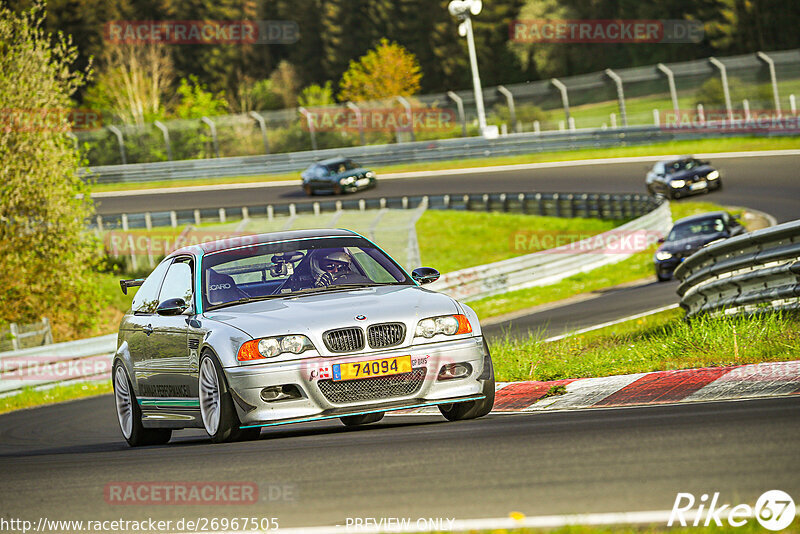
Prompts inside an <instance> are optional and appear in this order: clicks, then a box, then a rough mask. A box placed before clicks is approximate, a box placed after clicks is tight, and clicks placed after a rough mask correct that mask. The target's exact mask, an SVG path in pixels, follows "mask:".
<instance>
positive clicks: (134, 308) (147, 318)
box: [120, 261, 170, 391]
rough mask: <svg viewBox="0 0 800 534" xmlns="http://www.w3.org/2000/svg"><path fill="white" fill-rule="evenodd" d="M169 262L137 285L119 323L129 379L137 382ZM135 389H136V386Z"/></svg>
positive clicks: (144, 360) (142, 370)
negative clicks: (125, 345)
mask: <svg viewBox="0 0 800 534" xmlns="http://www.w3.org/2000/svg"><path fill="white" fill-rule="evenodd" d="M169 264H170V262H169V261H165V262H162V263H161V264H159V265H158V267H156V268H155V269H154V270H153V272H152V273H150V276H148V277H147V279H146V280H145V281H144V283H143V284H142V285H141V287H139V290H138V291H137V292H136V295H134V297H133V302H132V303H131V311H130V313H129V314H128V315H126V316H125V318H124V319H123V321H122V324H121V325H120V337H121V343H125V342H127V343H128V352H129V354H130V355H131V361H132V364H133V376H132V377H131V381H132V382H133V383H134V384H138V383H139V376H140V374H141V373H143V372H144V373H146V367H147V340H148V339H149V337H150V334H151V333H152V327H153V315H154V314H155V311H156V307H157V306H158V292H159V290H160V289H161V283H162V282H163V280H164V275H165V274H166V272H167V268H168V267H169ZM137 391H140V390H138V388H137Z"/></svg>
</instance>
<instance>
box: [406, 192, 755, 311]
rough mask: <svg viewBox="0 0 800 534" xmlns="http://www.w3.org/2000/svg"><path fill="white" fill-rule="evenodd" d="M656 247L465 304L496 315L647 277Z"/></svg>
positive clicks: (687, 205)
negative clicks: (558, 279) (552, 280)
mask: <svg viewBox="0 0 800 534" xmlns="http://www.w3.org/2000/svg"><path fill="white" fill-rule="evenodd" d="M670 207H671V210H672V218H673V220H677V219H681V218H683V217H688V216H690V215H694V214H697V213H704V212H708V211H715V210H719V209H727V210H728V211H729V212H731V213H733V214H736V215H739V214H741V213H742V211H743V210H742V209H741V208H723V207H722V206H719V205H717V204H714V203H711V202H694V201H680V202H671V203H670ZM420 243H421V241H420ZM656 248H657V246H655V245H654V246H652V247H650V248H649V249H647V250H646V251H644V252H640V253H637V254H634V255H633V256H631V257H630V258H627V259H625V260H622V261H620V262H618V263H615V264H612V265H606V266H604V267H599V268H597V269H594V270H593V271H589V272H587V273H581V274H577V275H575V276H571V277H569V278H565V279H564V280H562V281H561V282H557V283H555V284H550V285H547V286H540V287H530V288H527V289H520V290H517V291H510V292H508V293H503V294H501V295H495V296H492V297H486V298H483V299H480V300H475V301H472V302H470V303H469V305H470V307H471V308H472V309H474V310H475V312H476V313H477V314H478V317H480V318H481V319H488V318H489V317H496V316H499V315H504V314H507V313H511V312H514V311H518V310H523V309H525V308H530V307H533V306H538V305H540V304H546V303H548V302H554V301H557V300H562V299H565V298H569V297H572V296H575V295H579V294H581V293H589V292H591V291H596V290H598V289H603V288H607V287H612V286H616V285H619V284H625V283H628V282H634V281H636V280H641V279H643V278H647V277H653V278H655V275H654V274H653V273H654V271H653V254H654V253H655V249H656ZM422 257H423V258H425V255H424V254H422Z"/></svg>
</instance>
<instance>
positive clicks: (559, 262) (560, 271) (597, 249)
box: [427, 202, 672, 301]
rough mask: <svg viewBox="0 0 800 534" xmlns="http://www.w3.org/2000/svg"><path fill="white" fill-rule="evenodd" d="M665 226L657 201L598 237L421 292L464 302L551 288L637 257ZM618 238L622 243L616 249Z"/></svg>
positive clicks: (666, 217)
mask: <svg viewBox="0 0 800 534" xmlns="http://www.w3.org/2000/svg"><path fill="white" fill-rule="evenodd" d="M671 226H672V216H671V213H670V207H669V202H663V203H662V204H661V205H660V206H658V207H656V208H655V209H653V210H652V211H650V212H649V213H647V214H646V215H643V216H641V217H639V218H637V219H634V220H633V221H630V222H628V223H626V224H624V225H622V226H620V227H618V228H615V229H614V230H610V231H608V232H605V233H603V234H599V235H596V236H592V237H589V238H587V239H584V240H581V241H578V242H576V243H571V244H569V245H565V246H563V247H559V248H556V249H550V250H544V251H541V252H534V253H533V254H528V255H525V256H520V257H517V258H511V259H508V260H503V261H499V262H496V263H490V264H487V265H480V266H478V267H473V268H470V269H463V270H460V271H455V272H452V273H447V274H444V275H442V277H441V278H440V279H439V280H438V281H436V282H434V283H433V284H430V285H429V286H427V287H429V288H430V289H432V290H433V291H440V292H442V293H446V294H448V295H450V296H452V297H455V298H457V299H459V300H464V301H470V300H476V299H480V298H484V297H489V296H492V295H497V294H500V293H506V292H508V291H514V290H517V289H524V288H528V287H533V286H540V285H545V284H553V283H556V282H559V281H561V280H563V279H565V278H567V277H570V276H574V275H576V274H578V273H581V272H586V271H590V270H592V269H596V268H598V267H602V266H604V265H610V264H612V263H617V262H619V261H622V260H624V259H625V258H628V257H630V256H632V255H633V254H635V253H637V252H642V251H644V250H645V249H646V248H647V247H648V246H650V245H652V244H653V243H655V242H656V241H657V239H658V237H663V236H664V235H665V234H666V233H667V232H668V231H669V229H670V227H671ZM624 239H627V240H628V244H625V245H623V244H622V240H624Z"/></svg>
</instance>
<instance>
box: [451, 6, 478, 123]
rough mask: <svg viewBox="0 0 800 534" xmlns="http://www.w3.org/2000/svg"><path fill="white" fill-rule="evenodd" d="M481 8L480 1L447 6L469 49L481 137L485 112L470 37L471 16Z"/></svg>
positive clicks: (476, 63) (473, 41) (471, 38)
mask: <svg viewBox="0 0 800 534" xmlns="http://www.w3.org/2000/svg"><path fill="white" fill-rule="evenodd" d="M482 7H483V2H481V0H453V1H452V2H450V4H449V5H448V6H447V9H448V10H449V11H450V14H451V15H453V16H454V17H457V18H458V19H459V20H460V21H461V24H459V25H458V34H459V35H460V36H461V37H466V38H467V48H468V49H469V64H470V67H471V68H472V85H473V88H474V89H475V106H476V107H477V108H478V126H479V127H480V130H481V135H483V134H484V133H485V131H486V112H485V111H484V109H483V90H482V89H481V77H480V74H478V58H477V56H476V55H475V38H474V37H473V35H472V18H471V17H470V15H472V16H476V15H478V13H480V12H481V8H482Z"/></svg>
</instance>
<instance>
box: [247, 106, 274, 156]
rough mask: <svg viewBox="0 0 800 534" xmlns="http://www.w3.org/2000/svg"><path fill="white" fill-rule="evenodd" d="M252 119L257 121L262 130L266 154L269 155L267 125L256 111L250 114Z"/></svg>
mask: <svg viewBox="0 0 800 534" xmlns="http://www.w3.org/2000/svg"><path fill="white" fill-rule="evenodd" d="M248 115H250V117H251V118H253V119H255V120H256V122H257V123H258V127H259V129H260V130H261V139H262V140H263V141H264V154H269V139H268V138H267V123H266V121H265V120H264V117H262V116H261V115H260V114H258V113H256V112H255V111H251V112H250V113H248Z"/></svg>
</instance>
